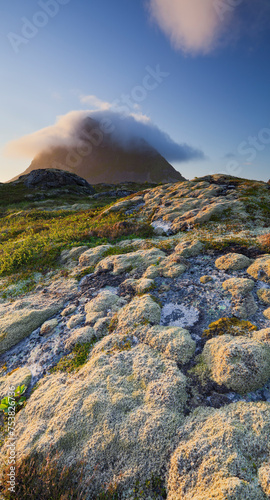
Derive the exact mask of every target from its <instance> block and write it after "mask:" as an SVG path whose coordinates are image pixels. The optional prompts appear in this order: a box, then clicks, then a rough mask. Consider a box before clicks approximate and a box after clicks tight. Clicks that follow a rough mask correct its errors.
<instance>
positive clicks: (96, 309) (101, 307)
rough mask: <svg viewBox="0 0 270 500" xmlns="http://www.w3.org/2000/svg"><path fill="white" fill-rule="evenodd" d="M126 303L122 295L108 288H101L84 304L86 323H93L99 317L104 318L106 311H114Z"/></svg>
mask: <svg viewBox="0 0 270 500" xmlns="http://www.w3.org/2000/svg"><path fill="white" fill-rule="evenodd" d="M125 304H126V301H125V300H124V299H123V298H122V297H118V295H117V294H116V293H113V292H111V291H110V290H106V289H105V290H101V291H100V292H99V294H98V295H97V296H96V297H95V298H94V299H92V300H90V301H89V302H87V303H86V304H85V307H84V308H85V312H86V323H87V324H89V325H94V324H95V322H96V321H98V319H100V318H104V317H105V316H107V315H108V313H109V312H110V313H112V314H113V313H116V312H117V311H118V310H119V309H120V308H121V307H123V306H124V305H125Z"/></svg>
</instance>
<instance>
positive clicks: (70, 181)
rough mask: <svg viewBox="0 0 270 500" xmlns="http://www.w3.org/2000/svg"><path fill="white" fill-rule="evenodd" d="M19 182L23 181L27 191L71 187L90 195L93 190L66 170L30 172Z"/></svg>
mask: <svg viewBox="0 0 270 500" xmlns="http://www.w3.org/2000/svg"><path fill="white" fill-rule="evenodd" d="M19 180H21V181H23V183H24V185H25V186H26V187H27V188H28V189H42V190H46V191H47V190H50V189H57V188H58V189H59V188H61V187H66V186H72V187H75V188H77V189H79V191H80V192H81V191H84V192H85V193H87V194H89V195H92V194H94V193H95V189H94V188H93V187H92V186H90V184H88V182H87V181H86V180H85V179H82V177H79V176H78V175H76V174H73V173H71V172H67V171H66V170H58V169H56V168H55V169H54V168H48V169H37V170H32V172H30V173H29V174H26V175H22V176H21V177H19Z"/></svg>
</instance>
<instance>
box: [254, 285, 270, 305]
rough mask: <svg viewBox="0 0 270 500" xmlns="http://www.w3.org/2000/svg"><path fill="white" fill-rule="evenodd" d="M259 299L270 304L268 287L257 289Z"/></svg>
mask: <svg viewBox="0 0 270 500" xmlns="http://www.w3.org/2000/svg"><path fill="white" fill-rule="evenodd" d="M257 295H258V297H259V299H260V300H261V301H262V302H264V303H265V304H270V289H266V288H260V289H259V290H258V291H257Z"/></svg>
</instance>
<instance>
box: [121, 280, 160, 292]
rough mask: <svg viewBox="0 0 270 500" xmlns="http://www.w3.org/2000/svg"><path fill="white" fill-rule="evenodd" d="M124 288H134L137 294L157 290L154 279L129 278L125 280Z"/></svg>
mask: <svg viewBox="0 0 270 500" xmlns="http://www.w3.org/2000/svg"><path fill="white" fill-rule="evenodd" d="M121 286H122V287H124V288H129V287H130V288H132V290H134V291H135V292H136V293H138V294H143V293H147V292H150V290H152V289H153V288H155V282H154V280H152V279H149V278H144V277H142V278H140V279H138V280H135V279H132V278H129V279H127V280H125V281H124V282H123V283H122V285H121Z"/></svg>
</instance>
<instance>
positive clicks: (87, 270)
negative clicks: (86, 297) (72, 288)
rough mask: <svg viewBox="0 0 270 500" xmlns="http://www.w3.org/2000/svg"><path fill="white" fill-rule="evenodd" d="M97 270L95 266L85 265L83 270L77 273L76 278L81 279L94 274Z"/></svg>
mask: <svg viewBox="0 0 270 500" xmlns="http://www.w3.org/2000/svg"><path fill="white" fill-rule="evenodd" d="M94 270H95V266H90V267H85V268H84V269H83V270H82V271H80V272H79V273H77V274H76V276H75V279H76V280H78V281H80V280H81V279H82V278H84V276H87V274H92V273H93V272H94Z"/></svg>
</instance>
